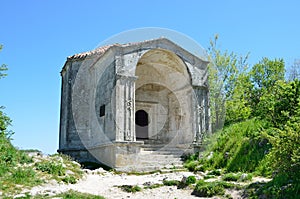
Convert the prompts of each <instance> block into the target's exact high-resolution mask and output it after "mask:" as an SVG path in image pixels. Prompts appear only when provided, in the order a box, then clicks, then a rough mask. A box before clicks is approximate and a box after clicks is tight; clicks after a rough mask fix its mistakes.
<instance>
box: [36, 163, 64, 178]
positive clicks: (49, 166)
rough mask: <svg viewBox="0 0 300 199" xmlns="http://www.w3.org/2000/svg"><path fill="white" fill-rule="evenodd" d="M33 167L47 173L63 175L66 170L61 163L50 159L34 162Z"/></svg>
mask: <svg viewBox="0 0 300 199" xmlns="http://www.w3.org/2000/svg"><path fill="white" fill-rule="evenodd" d="M35 167H36V169H37V170H39V171H42V172H47V173H49V174H52V175H57V176H63V175H64V174H65V170H66V169H65V168H64V167H63V165H62V164H61V163H56V162H52V161H49V162H48V161H44V162H37V163H36V164H35Z"/></svg>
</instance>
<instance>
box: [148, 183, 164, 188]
mask: <svg viewBox="0 0 300 199" xmlns="http://www.w3.org/2000/svg"><path fill="white" fill-rule="evenodd" d="M162 186H164V185H163V184H158V183H155V184H151V185H147V186H144V189H156V188H159V187H162Z"/></svg>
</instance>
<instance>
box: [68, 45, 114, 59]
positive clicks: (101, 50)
mask: <svg viewBox="0 0 300 199" xmlns="http://www.w3.org/2000/svg"><path fill="white" fill-rule="evenodd" d="M117 45H119V44H113V45H107V46H101V47H99V48H96V49H94V50H91V51H88V52H83V53H78V54H75V55H72V56H69V57H68V60H71V59H82V58H85V57H87V56H91V55H95V54H99V55H101V54H103V53H105V52H106V51H107V50H108V49H110V48H111V47H112V46H117Z"/></svg>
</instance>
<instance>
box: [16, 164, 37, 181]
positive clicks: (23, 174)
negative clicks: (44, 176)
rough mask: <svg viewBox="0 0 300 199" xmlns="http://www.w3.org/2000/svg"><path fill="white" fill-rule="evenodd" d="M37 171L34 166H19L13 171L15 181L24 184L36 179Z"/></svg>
mask: <svg viewBox="0 0 300 199" xmlns="http://www.w3.org/2000/svg"><path fill="white" fill-rule="evenodd" d="M35 176H36V173H35V172H34V170H33V169H32V168H17V169H16V170H14V171H13V172H12V179H13V182H15V183H16V184H24V183H26V182H30V181H32V179H35Z"/></svg>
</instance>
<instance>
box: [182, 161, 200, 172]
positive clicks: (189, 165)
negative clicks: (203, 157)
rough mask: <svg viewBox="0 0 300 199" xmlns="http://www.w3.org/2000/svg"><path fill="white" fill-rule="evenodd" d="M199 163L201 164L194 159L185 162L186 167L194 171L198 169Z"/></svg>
mask: <svg viewBox="0 0 300 199" xmlns="http://www.w3.org/2000/svg"><path fill="white" fill-rule="evenodd" d="M198 164H199V162H198V161H195V160H192V161H189V162H187V163H185V164H184V167H186V168H187V169H188V170H189V171H192V172H193V171H195V170H196V167H197V166H198Z"/></svg>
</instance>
